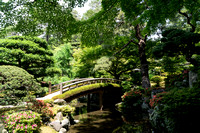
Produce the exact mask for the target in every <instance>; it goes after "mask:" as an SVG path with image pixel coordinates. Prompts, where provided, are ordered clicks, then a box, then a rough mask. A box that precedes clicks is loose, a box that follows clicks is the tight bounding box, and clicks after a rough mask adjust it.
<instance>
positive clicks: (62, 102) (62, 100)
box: [53, 99, 67, 105]
mask: <svg viewBox="0 0 200 133" xmlns="http://www.w3.org/2000/svg"><path fill="white" fill-rule="evenodd" d="M53 103H54V104H58V105H65V104H66V103H67V102H66V101H65V100H64V99H56V100H55V101H54V102H53Z"/></svg>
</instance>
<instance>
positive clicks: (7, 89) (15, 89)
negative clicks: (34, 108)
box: [0, 65, 39, 104]
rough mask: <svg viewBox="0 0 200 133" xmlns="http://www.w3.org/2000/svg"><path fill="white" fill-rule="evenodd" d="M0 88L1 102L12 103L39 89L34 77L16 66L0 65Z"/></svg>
mask: <svg viewBox="0 0 200 133" xmlns="http://www.w3.org/2000/svg"><path fill="white" fill-rule="evenodd" d="M0 90H1V93H3V100H1V101H0V103H1V104H12V103H13V102H14V103H15V102H17V101H18V100H23V99H24V98H25V97H29V95H31V92H32V91H35V92H36V91H37V90H39V84H38V83H37V82H36V81H35V79H34V77H33V76H32V75H30V74H29V73H28V72H26V71H25V70H24V69H22V68H19V67H16V66H6V65H5V66H4V65H3V66H0Z"/></svg>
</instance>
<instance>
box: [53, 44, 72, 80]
mask: <svg viewBox="0 0 200 133" xmlns="http://www.w3.org/2000/svg"><path fill="white" fill-rule="evenodd" d="M54 58H55V64H56V66H57V67H58V68H60V69H61V70H62V76H68V77H69V78H72V76H73V75H72V66H71V61H72V51H71V47H70V44H64V45H61V46H60V47H59V48H58V50H57V51H56V52H55V54H54Z"/></svg>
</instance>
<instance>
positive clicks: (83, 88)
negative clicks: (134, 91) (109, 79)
mask: <svg viewBox="0 0 200 133" xmlns="http://www.w3.org/2000/svg"><path fill="white" fill-rule="evenodd" d="M106 87H111V88H119V87H120V85H119V84H110V83H109V84H107V83H97V84H91V85H86V86H81V87H78V88H75V89H73V90H70V91H67V92H65V93H63V94H60V95H57V96H54V97H53V99H54V100H55V99H65V98H68V97H70V96H73V95H75V94H78V93H81V92H86V91H89V90H96V89H100V88H106Z"/></svg>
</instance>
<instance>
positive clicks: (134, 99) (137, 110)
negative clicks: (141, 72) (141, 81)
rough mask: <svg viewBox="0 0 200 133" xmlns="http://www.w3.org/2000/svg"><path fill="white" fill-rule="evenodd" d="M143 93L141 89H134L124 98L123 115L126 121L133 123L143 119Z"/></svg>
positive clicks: (126, 93)
mask: <svg viewBox="0 0 200 133" xmlns="http://www.w3.org/2000/svg"><path fill="white" fill-rule="evenodd" d="M142 102H143V101H142V93H141V91H140V90H139V89H132V90H130V91H128V92H125V93H124V95H123V96H122V106H121V111H122V115H123V116H124V117H125V119H126V121H128V122H133V121H135V120H138V119H140V118H142V107H141V104H142Z"/></svg>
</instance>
